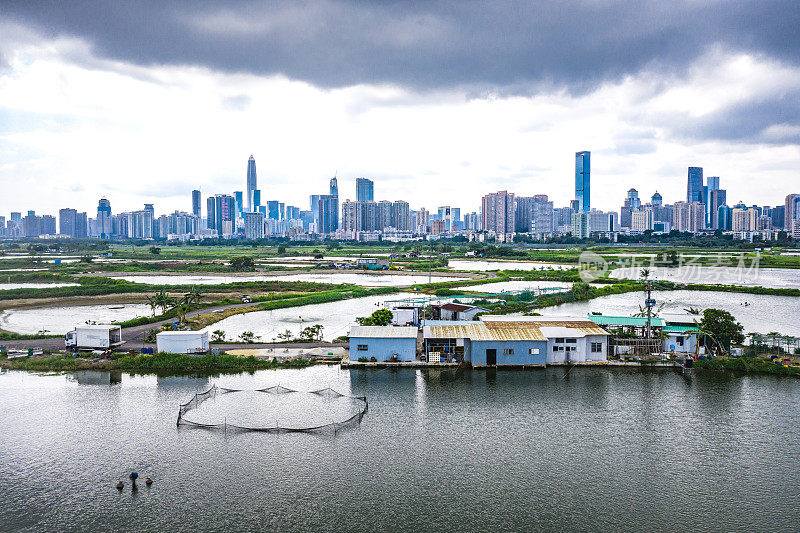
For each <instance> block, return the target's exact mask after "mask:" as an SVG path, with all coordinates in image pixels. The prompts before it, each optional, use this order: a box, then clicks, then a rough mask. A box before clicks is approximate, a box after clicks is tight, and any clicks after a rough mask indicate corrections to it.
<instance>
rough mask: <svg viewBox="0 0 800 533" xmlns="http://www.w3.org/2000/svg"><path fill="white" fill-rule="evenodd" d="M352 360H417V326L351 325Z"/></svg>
mask: <svg viewBox="0 0 800 533" xmlns="http://www.w3.org/2000/svg"><path fill="white" fill-rule="evenodd" d="M349 342H350V360H351V361H358V360H359V359H360V360H362V361H378V362H385V361H398V362H399V361H404V362H409V361H415V360H416V358H417V328H416V327H413V326H351V327H350V333H349Z"/></svg>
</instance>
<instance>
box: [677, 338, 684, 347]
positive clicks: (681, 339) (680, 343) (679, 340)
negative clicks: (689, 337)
mask: <svg viewBox="0 0 800 533" xmlns="http://www.w3.org/2000/svg"><path fill="white" fill-rule="evenodd" d="M677 339H678V346H683V337H677Z"/></svg>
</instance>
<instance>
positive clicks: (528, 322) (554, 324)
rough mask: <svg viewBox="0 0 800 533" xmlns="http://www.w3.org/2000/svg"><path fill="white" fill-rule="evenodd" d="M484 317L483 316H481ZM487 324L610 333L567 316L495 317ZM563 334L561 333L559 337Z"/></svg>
mask: <svg viewBox="0 0 800 533" xmlns="http://www.w3.org/2000/svg"><path fill="white" fill-rule="evenodd" d="M481 318H483V317H481ZM486 326H487V327H489V328H496V327H515V328H525V327H536V328H539V329H542V328H567V329H570V330H572V331H574V332H576V333H578V334H580V336H584V335H608V332H607V331H606V330H604V329H603V328H601V327H600V326H598V325H597V324H595V323H594V322H592V321H591V320H587V319H585V318H567V317H538V316H525V317H508V320H498V319H497V318H494V319H493V320H491V321H488V320H487V321H486ZM560 336H562V335H559V337H560Z"/></svg>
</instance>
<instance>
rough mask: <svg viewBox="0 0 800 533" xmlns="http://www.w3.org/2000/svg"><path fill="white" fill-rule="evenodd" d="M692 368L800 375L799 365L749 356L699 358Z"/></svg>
mask: <svg viewBox="0 0 800 533" xmlns="http://www.w3.org/2000/svg"><path fill="white" fill-rule="evenodd" d="M694 368H696V369H699V370H715V371H731V372H748V373H765V374H778V375H784V376H800V367H797V366H788V367H787V366H783V365H780V364H775V363H773V362H771V361H767V360H765V359H760V358H750V357H712V358H711V359H700V360H698V361H695V362H694Z"/></svg>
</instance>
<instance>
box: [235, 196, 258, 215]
mask: <svg viewBox="0 0 800 533" xmlns="http://www.w3.org/2000/svg"><path fill="white" fill-rule="evenodd" d="M233 198H234V200H236V218H242V216H243V213H244V212H245V207H244V204H243V203H242V202H243V201H244V194H243V193H242V191H233ZM254 202H255V199H254ZM252 210H253V207H252V206H250V208H249V209H248V211H252Z"/></svg>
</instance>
